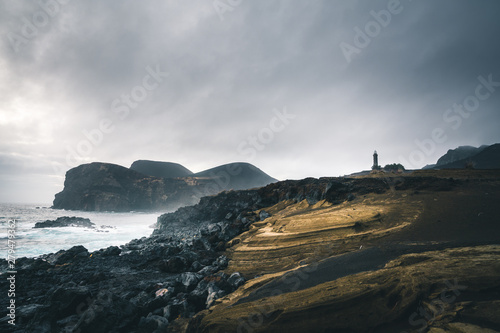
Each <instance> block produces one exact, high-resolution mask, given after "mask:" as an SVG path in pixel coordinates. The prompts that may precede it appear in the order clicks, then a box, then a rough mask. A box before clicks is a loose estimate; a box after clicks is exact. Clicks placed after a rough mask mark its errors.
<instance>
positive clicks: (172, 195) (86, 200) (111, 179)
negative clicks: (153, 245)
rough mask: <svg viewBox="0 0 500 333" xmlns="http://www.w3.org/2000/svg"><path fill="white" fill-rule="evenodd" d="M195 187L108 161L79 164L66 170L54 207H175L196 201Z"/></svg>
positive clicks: (108, 209) (126, 209)
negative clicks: (146, 174)
mask: <svg viewBox="0 0 500 333" xmlns="http://www.w3.org/2000/svg"><path fill="white" fill-rule="evenodd" d="M192 190H193V187H192V186H190V185H188V184H187V183H186V182H185V181H184V180H182V179H167V178H158V177H151V176H145V175H143V174H141V173H139V172H136V171H134V170H130V169H127V168H124V167H122V166H119V165H114V164H108V163H90V164H84V165H80V166H78V167H76V168H73V169H71V170H69V171H68V172H67V173H66V180H65V181H64V190H63V191H62V192H60V193H58V194H56V196H55V199H54V205H53V207H54V208H58V209H78V210H91V211H92V210H95V211H130V210H158V209H175V208H178V207H180V206H182V205H186V204H193V203H196V201H197V200H198V198H196V197H195V196H193V192H192Z"/></svg>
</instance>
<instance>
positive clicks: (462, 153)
mask: <svg viewBox="0 0 500 333" xmlns="http://www.w3.org/2000/svg"><path fill="white" fill-rule="evenodd" d="M487 147H488V146H487V145H482V146H481V147H478V148H476V147H472V146H459V147H458V148H455V149H449V150H448V152H447V153H446V154H444V155H443V156H441V157H440V158H439V159H438V161H437V163H436V166H441V165H446V164H450V163H453V162H457V161H460V160H463V159H465V158H469V157H471V156H474V155H476V154H478V153H480V152H481V151H482V150H483V149H485V148H487Z"/></svg>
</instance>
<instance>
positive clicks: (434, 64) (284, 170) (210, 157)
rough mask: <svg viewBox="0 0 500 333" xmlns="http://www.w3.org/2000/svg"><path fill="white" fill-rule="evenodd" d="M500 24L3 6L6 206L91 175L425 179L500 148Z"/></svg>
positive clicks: (319, 12)
mask: <svg viewBox="0 0 500 333" xmlns="http://www.w3.org/2000/svg"><path fill="white" fill-rule="evenodd" d="M499 14H500V3H498V1H495V0H485V1H481V2H478V1H472V0H470V1H465V0H458V1H451V0H443V1H439V2H436V1H430V0H428V1H411V0H401V1H397V0H388V1H387V0H384V1H370V2H368V1H351V0H349V1H347V0H345V1H328V0H324V1H315V2H307V1H298V0H291V1H290V0H288V1H284V0H283V1H267V0H256V1H243V0H242V1H228V0H209V1H183V2H180V1H159V0H158V1H157V0H154V1H153V0H147V1H140V2H139V1H120V2H116V1H97V0H93V1H90V0H89V1H80V2H76V1H63V0H60V2H57V1H56V0H44V1H41V2H40V3H39V2H27V1H26V2H25V1H19V2H18V1H16V2H13V1H3V2H0V36H1V37H2V38H1V44H0V92H1V96H2V98H1V99H0V181H1V182H2V189H1V192H0V201H39V202H50V201H51V200H52V198H53V194H54V193H55V192H58V191H60V190H61V189H62V184H63V181H64V172H65V171H66V170H68V169H69V168H71V167H73V166H76V165H78V164H80V163H86V162H90V161H104V162H112V163H117V164H121V165H124V166H129V165H130V164H131V163H132V162H133V161H134V160H137V159H153V160H163V161H172V162H178V163H181V164H183V165H185V166H186V167H187V168H189V169H190V170H192V171H201V170H203V169H207V168H210V167H213V166H216V165H220V164H224V163H228V162H233V161H246V162H251V163H253V164H255V165H257V166H258V167H260V168H261V169H263V170H264V171H266V172H268V173H269V174H270V175H271V176H273V177H275V178H279V179H286V178H295V179H297V178H303V177H307V176H313V177H319V176H338V175H343V174H349V173H351V172H355V171H359V170H363V169H368V168H369V167H370V166H371V154H372V152H373V150H374V149H377V150H378V152H379V160H380V163H381V164H383V165H384V164H388V163H400V162H406V166H407V167H408V168H419V167H422V166H424V165H425V164H428V163H434V162H435V161H436V160H437V158H438V157H439V156H441V155H442V154H444V153H445V152H446V151H447V150H448V149H450V148H455V147H457V146H459V145H476V146H477V145H481V144H491V143H495V142H500V133H499V132H498V128H499V127H500V126H499V125H500V113H499V112H498V108H499V105H500V87H496V86H495V84H494V83H495V82H500V62H499V61H498V59H500V45H499V44H498V42H497V40H498V34H499V33H500V21H498V16H499ZM346 45H348V47H347V49H348V50H349V52H346ZM155 73H156V74H155ZM166 73H168V75H167V74H166ZM489 75H491V80H490V81H493V85H492V86H491V87H492V88H493V90H494V91H489V90H484V89H486V88H484V89H483V90H481V92H482V93H483V94H482V95H481V96H485V95H486V93H489V96H488V97H487V98H483V99H481V100H480V99H478V102H479V104H478V105H474V102H475V100H473V99H471V98H469V99H468V100H467V98H468V97H470V96H473V97H474V96H475V93H476V89H477V86H478V85H480V84H481V82H483V81H480V80H479V79H478V77H482V78H483V79H485V80H488V76H489ZM496 89H498V90H499V91H496ZM465 102H468V103H469V106H470V109H471V110H472V111H467V110H465V111H463V112H462V113H459V112H458V111H456V110H457V109H453V105H454V104H458V105H459V104H464V103H465ZM471 103H472V104H471ZM449 109H450V110H451V111H449V112H448V111H447V110H449ZM285 110H286V111H285ZM280 112H281V114H283V113H284V112H285V114H288V115H289V118H288V119H287V121H286V122H285V121H282V122H278V120H273V119H274V118H276V117H277V113H280ZM451 117H455V120H454V121H452V120H451V119H452V118H451ZM456 117H460V119H461V120H460V124H459V125H458V120H456ZM282 125H283V126H282ZM457 125H458V126H457ZM436 129H437V130H438V132H440V133H441V135H440V136H439V140H435V137H433V133H434V134H435V131H436ZM438 141H439V142H438ZM4 184H5V185H4Z"/></svg>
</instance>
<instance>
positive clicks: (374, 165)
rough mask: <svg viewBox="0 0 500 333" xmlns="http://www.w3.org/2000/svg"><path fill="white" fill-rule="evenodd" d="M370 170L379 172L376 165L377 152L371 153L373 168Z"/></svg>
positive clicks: (378, 167)
mask: <svg viewBox="0 0 500 333" xmlns="http://www.w3.org/2000/svg"><path fill="white" fill-rule="evenodd" d="M372 170H380V165H378V154H377V151H376V150H375V152H374V153H373V166H372Z"/></svg>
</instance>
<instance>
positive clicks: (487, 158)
mask: <svg viewBox="0 0 500 333" xmlns="http://www.w3.org/2000/svg"><path fill="white" fill-rule="evenodd" d="M457 149H459V148H457ZM476 151H477V153H475V154H472V155H468V156H467V157H465V158H462V159H454V160H453V161H451V162H449V163H445V164H439V161H438V164H437V166H436V167H434V168H435V169H463V168H465V167H466V166H467V165H470V166H471V167H472V168H474V169H500V144H499V143H496V144H494V145H491V146H481V147H479V148H477V149H476ZM448 154H449V152H448ZM448 154H446V155H445V156H443V157H442V158H444V157H446V156H447V155H448ZM442 158H441V159H442ZM441 159H440V161H441Z"/></svg>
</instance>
